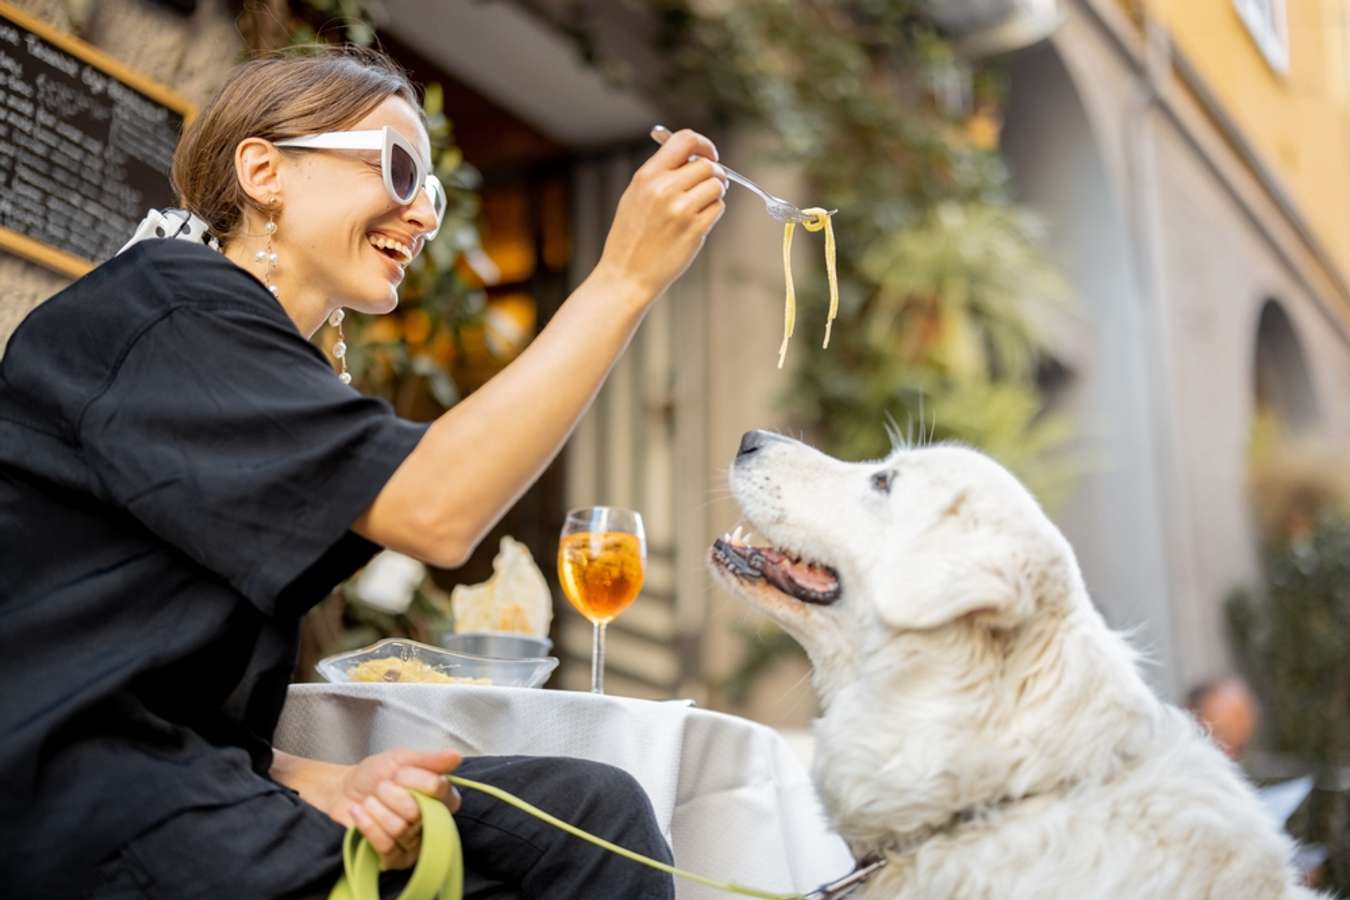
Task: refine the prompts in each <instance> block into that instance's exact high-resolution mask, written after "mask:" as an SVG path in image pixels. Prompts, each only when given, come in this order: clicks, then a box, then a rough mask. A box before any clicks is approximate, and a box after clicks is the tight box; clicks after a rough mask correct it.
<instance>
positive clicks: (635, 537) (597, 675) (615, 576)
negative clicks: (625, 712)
mask: <svg viewBox="0 0 1350 900" xmlns="http://www.w3.org/2000/svg"><path fill="white" fill-rule="evenodd" d="M646 566H647V537H646V534H645V533H644V532H643V530H642V516H641V515H639V514H638V513H635V512H633V511H632V510H631V509H618V508H617V507H613V506H589V507H585V508H583V509H574V510H572V511H571V512H569V513H568V514H567V520H566V521H565V522H563V527H562V537H561V539H560V540H559V542H558V581H559V582H561V583H562V589H563V593H564V594H566V595H567V599H568V600H570V601H571V603H572V605H573V606H575V607H576V609H577V612H579V613H581V614H582V615H583V616H585V617H586V618H588V619H590V620H591V624H592V625H594V626H595V631H594V635H593V638H592V641H591V691H592V692H593V693H596V694H603V693H604V692H605V626H606V625H608V624H609V622H610V621H611V620H612V619H613V618H614V617H615V616H617V615H618V614H619V613H621V612H623V611H624V610H625V609H627V608H628V605H629V604H630V603H632V602H633V600H634V599H635V598H636V597H637V595H638V591H640V590H642V576H643V571H644V570H645V568H646Z"/></svg>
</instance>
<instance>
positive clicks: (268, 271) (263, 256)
mask: <svg viewBox="0 0 1350 900" xmlns="http://www.w3.org/2000/svg"><path fill="white" fill-rule="evenodd" d="M277 202H278V201H277V198H276V197H273V198H271V199H270V200H268V201H267V205H268V207H269V208H268V211H267V224H266V225H264V226H263V231H264V232H265V233H266V234H267V248H266V249H265V250H259V251H258V252H257V253H255V254H253V261H254V262H256V263H260V264H261V265H262V267H263V284H265V285H267V289H268V290H269V291H271V292H272V296H273V297H275V296H276V295H277V286H276V283H275V282H274V281H272V272H273V270H275V269H276V267H277V263H278V262H279V261H280V258H279V257H278V256H277V255H276V253H275V252H274V251H273V250H272V235H274V234H276V233H277V223H276V219H275V218H273V210H274V209H275V208H276V206H277Z"/></svg>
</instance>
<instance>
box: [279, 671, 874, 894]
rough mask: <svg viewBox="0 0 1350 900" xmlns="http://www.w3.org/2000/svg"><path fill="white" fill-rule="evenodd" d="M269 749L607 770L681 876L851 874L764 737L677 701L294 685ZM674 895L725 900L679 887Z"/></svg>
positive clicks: (807, 882)
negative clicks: (638, 797) (650, 814)
mask: <svg viewBox="0 0 1350 900" xmlns="http://www.w3.org/2000/svg"><path fill="white" fill-rule="evenodd" d="M276 746H277V747H279V748H280V749H282V750H285V751H287V752H289V753H295V754H299V755H302V756H309V757H313V758H316V759H324V760H328V761H331V762H341V763H350V762H355V761H356V760H358V759H360V758H361V757H363V756H366V755H368V754H371V753H378V752H380V751H382V750H390V749H393V748H395V747H412V748H415V749H419V750H432V749H443V748H447V747H448V748H451V749H455V750H459V751H460V752H462V753H464V754H465V755H513V754H524V755H529V756H575V757H580V758H583V759H590V760H595V761H598V762H605V763H610V764H612V765H615V766H618V767H620V768H622V769H624V770H625V771H627V772H630V773H631V774H632V775H633V776H634V777H635V778H637V780H638V781H639V782H641V784H642V786H643V787H644V788H646V790H647V793H648V795H649V796H650V797H651V800H652V805H653V807H654V808H655V810H656V816H657V819H658V820H659V821H660V823H661V828H662V830H663V831H664V832H665V835H666V837H667V839H668V840H669V841H670V844H671V847H672V848H673V849H674V852H675V864H676V865H678V866H680V867H682V868H686V869H689V870H690V871H693V872H697V873H698V874H701V875H706V876H709V877H713V878H717V879H719V880H724V881H737V882H740V883H741V884H745V885H748V886H752V887H757V888H761V889H764V890H769V891H792V890H807V889H810V888H813V887H815V886H816V885H818V884H820V883H822V882H825V881H829V880H831V879H833V878H837V877H839V876H841V875H843V874H845V873H846V872H848V871H849V870H850V869H851V868H852V867H853V859H852V857H851V856H850V855H849V852H848V850H847V848H846V847H845V846H844V843H843V841H842V840H841V839H840V838H839V837H838V836H837V835H835V834H833V833H831V832H830V831H829V829H828V827H827V825H826V823H825V819H824V816H823V814H822V812H821V808H820V803H819V801H818V800H817V799H816V796H815V793H814V791H813V789H812V787H811V783H810V781H809V779H808V777H807V774H806V772H805V770H804V769H803V768H802V766H801V764H800V763H799V762H798V761H797V758H796V757H795V756H794V755H793V754H792V752H791V750H790V749H789V748H788V746H787V744H786V742H784V741H783V739H782V738H781V737H779V736H778V734H777V733H776V732H774V731H773V730H771V729H769V728H766V727H764V726H762V725H758V724H756V723H754V722H749V721H746V720H745V719H738V718H736V717H734V716H727V715H723V714H721V713H715V712H709V711H707V710H701V709H695V708H693V707H691V706H688V705H683V704H679V703H654V702H651V701H646V700H633V699H628V698H624V697H609V696H605V697H597V696H594V695H591V694H584V693H576V692H572V691H543V690H524V689H513V688H495V687H480V686H469V685H466V686H451V685H417V684H389V685H377V684H322V685H319V684H306V685H295V686H293V687H292V688H291V691H290V696H289V698H288V699H287V703H286V708H285V710H284V711H283V712H282V716H281V724H280V726H279V728H278V729H277V734H276ZM564 817H565V816H564ZM678 896H679V897H680V898H681V900H715V898H716V900H721V898H726V897H729V896H731V895H729V894H724V893H721V892H718V891H713V890H711V889H709V888H705V887H702V886H701V885H698V884H695V883H693V882H687V881H683V880H679V881H678Z"/></svg>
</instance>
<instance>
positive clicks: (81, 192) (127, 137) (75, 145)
mask: <svg viewBox="0 0 1350 900" xmlns="http://www.w3.org/2000/svg"><path fill="white" fill-rule="evenodd" d="M192 112H193V108H192V106H191V105H190V104H189V103H187V102H186V101H185V100H182V99H181V98H179V97H177V96H176V95H174V94H173V93H172V92H171V91H169V90H168V89H166V88H164V87H162V86H160V85H157V84H155V83H154V82H151V81H149V80H148V79H146V78H144V77H142V76H140V75H137V74H136V73H134V72H132V71H130V70H128V69H127V68H126V67H125V66H123V65H121V64H120V63H118V62H117V61H116V60H114V59H111V58H110V57H108V56H107V55H106V54H104V53H102V52H100V51H99V50H97V49H95V48H93V47H91V46H89V45H88V44H86V43H84V42H83V41H80V40H78V39H76V38H73V37H71V36H70V35H67V34H62V33H61V32H59V31H56V30H55V29H53V28H52V27H51V26H49V25H46V24H44V23H42V22H39V21H37V20H36V19H34V18H32V17H31V16H29V15H26V14H25V13H23V12H20V11H19V10H17V9H15V8H14V7H12V6H10V5H9V4H7V3H3V2H0V249H4V250H8V251H10V252H13V253H17V254H19V255H21V256H24V257H27V258H28V259H31V260H33V261H34V262H37V263H40V264H42V265H45V266H48V267H50V268H53V269H55V270H57V271H59V272H63V273H65V274H67V275H71V276H79V275H82V274H84V273H85V272H87V271H88V270H89V269H90V268H91V267H92V266H93V265H95V264H97V263H100V262H103V261H104V260H106V259H108V258H109V257H111V256H112V255H113V254H114V253H116V252H117V250H118V249H119V248H120V247H121V246H122V244H124V243H126V240H127V238H129V237H130V236H131V233H132V231H133V230H134V229H135V227H136V224H137V223H138V222H140V220H141V217H142V216H144V215H145V211H146V210H147V209H149V208H150V207H156V208H163V207H165V206H171V205H173V190H172V188H171V187H170V184H169V166H170V161H171V160H172V158H173V149H174V146H175V144H177V142H178V135H179V132H180V130H181V129H182V126H183V123H184V122H185V121H186V120H187V119H188V118H190V116H191V115H192Z"/></svg>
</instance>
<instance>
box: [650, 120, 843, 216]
mask: <svg viewBox="0 0 1350 900" xmlns="http://www.w3.org/2000/svg"><path fill="white" fill-rule="evenodd" d="M651 135H652V140H654V141H656V142H657V143H658V144H664V143H665V142H666V141H668V140H670V129H669V128H667V127H666V126H664V125H653V126H652V131H651ZM702 158H703V157H700V156H691V157H689V161H690V162H693V161H694V160H696V159H702ZM718 165H719V166H721V165H722V164H721V163H718ZM722 171H723V172H724V173H726V176H727V179H728V180H729V181H734V182H736V183H737V184H739V185H740V186H741V187H743V188H747V189H749V190H751V191H754V192H755V193H756V194H758V195H759V199H761V200H763V201H764V205H765V207H767V208H768V210H769V215H770V216H772V217H773V218H775V219H777V220H778V221H780V222H814V221H815V220H816V217H815V216H812V215H807V214H806V213H804V212H802V210H801V208H800V207H796V206H793V205H792V204H791V203H789V202H787V201H786V200H784V199H783V198H782V197H775V196H774V195H773V194H770V193H769V192H768V191H766V190H764V188H762V187H760V186H759V185H757V184H755V183H754V182H753V181H751V180H750V179H749V178H746V177H745V176H744V175H742V174H740V173H739V172H733V171H732V170H731V169H728V168H727V167H726V166H722ZM837 212H839V210H837V209H832V210H830V211H829V212H828V213H826V215H830V216H832V215H834V214H835V213H837Z"/></svg>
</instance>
